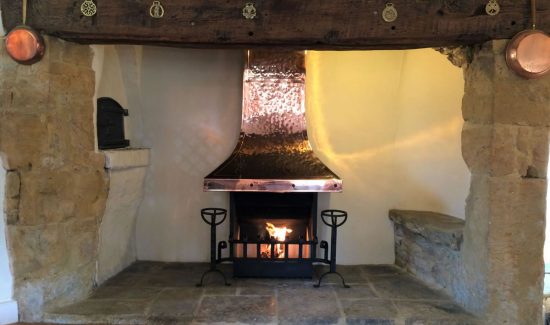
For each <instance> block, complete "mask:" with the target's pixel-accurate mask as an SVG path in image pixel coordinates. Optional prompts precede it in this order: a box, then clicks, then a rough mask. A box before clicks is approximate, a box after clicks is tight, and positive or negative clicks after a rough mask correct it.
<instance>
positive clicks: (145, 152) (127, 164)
mask: <svg viewBox="0 0 550 325" xmlns="http://www.w3.org/2000/svg"><path fill="white" fill-rule="evenodd" d="M102 152H103V153H104V154H105V168H106V169H111V170H116V169H126V168H136V167H146V166H149V159H150V149H141V148H140V149H135V148H129V149H115V150H104V151H102Z"/></svg>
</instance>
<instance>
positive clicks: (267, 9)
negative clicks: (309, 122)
mask: <svg viewBox="0 0 550 325" xmlns="http://www.w3.org/2000/svg"><path fill="white" fill-rule="evenodd" d="M82 1H83V0H29V9H28V18H27V22H28V24H29V25H31V26H33V27H34V28H36V29H38V30H41V31H43V32H44V33H46V34H49V35H54V36H58V37H61V38H64V39H67V40H70V41H75V42H80V43H97V44H102V43H128V44H159V45H173V46H186V47H215V48H223V47H243V48H244V47H259V46H285V47H291V48H308V49H398V48H418V47H435V46H449V45H461V44H473V43H480V42H484V41H487V40H490V39H502V38H511V37H513V36H514V35H515V34H516V33H517V32H519V31H521V30H523V29H526V28H529V27H530V26H531V18H530V10H529V8H530V7H529V0H497V1H498V3H499V4H500V6H501V12H500V14H498V15H497V16H489V15H487V14H486V13H485V4H486V3H487V2H488V0H391V2H392V3H393V4H394V6H395V8H396V9H397V11H398V18H397V20H396V21H395V22H392V23H387V22H385V21H384V20H383V19H382V18H381V12H382V10H383V9H384V7H385V4H386V2H390V1H389V0H388V1H386V0H185V1H179V0H161V2H162V5H163V6H164V9H165V16H164V17H163V18H160V19H155V18H151V17H150V16H149V7H150V5H151V4H152V0H116V1H113V0H94V1H95V3H96V4H97V14H96V15H95V16H93V17H86V16H84V15H82V14H81V12H80V4H81V3H82ZM246 2H254V4H255V7H256V9H257V16H256V18H255V19H252V20H247V19H245V18H244V17H243V15H242V8H243V7H244V5H245V3H246ZM0 4H1V9H2V19H3V22H4V26H5V28H6V30H9V29H11V28H13V27H14V26H16V25H18V24H20V22H21V1H17V0H0ZM537 9H538V26H539V29H542V30H545V31H546V32H549V31H550V1H548V0H545V1H538V8H537Z"/></svg>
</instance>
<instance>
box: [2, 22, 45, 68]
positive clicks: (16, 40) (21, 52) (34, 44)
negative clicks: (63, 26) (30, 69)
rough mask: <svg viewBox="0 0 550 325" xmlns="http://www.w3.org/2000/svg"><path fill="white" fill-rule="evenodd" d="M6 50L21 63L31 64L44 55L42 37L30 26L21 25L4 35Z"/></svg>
mask: <svg viewBox="0 0 550 325" xmlns="http://www.w3.org/2000/svg"><path fill="white" fill-rule="evenodd" d="M6 50H7V51H8V54H9V55H10V57H11V58H12V59H14V60H15V61H16V62H18V63H21V64H33V63H36V62H38V61H39V60H40V59H42V57H43V56H44V53H45V50H46V46H45V45H44V39H43V38H42V37H41V36H40V34H38V33H37V32H36V31H34V30H33V29H32V28H30V27H28V26H25V25H22V26H17V27H15V28H14V29H12V30H11V31H10V32H9V33H8V35H7V36H6Z"/></svg>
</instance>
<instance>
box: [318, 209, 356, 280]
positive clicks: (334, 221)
mask: <svg viewBox="0 0 550 325" xmlns="http://www.w3.org/2000/svg"><path fill="white" fill-rule="evenodd" d="M327 219H328V221H327ZM321 220H323V223H324V224H325V225H327V226H329V227H330V228H331V232H330V270H329V271H328V272H325V273H323V275H321V277H320V278H319V282H318V283H317V284H315V285H313V286H314V287H315V288H319V287H320V286H321V281H323V278H324V277H325V276H326V275H329V274H336V275H338V276H339V277H340V279H342V285H343V286H344V288H349V286H348V285H347V284H346V281H345V280H344V277H343V276H342V275H341V274H340V273H338V272H336V235H337V233H338V231H337V228H338V227H340V226H341V225H343V224H344V223H346V221H347V220H348V213H347V212H346V211H342V210H323V211H322V212H321ZM321 244H323V243H321ZM321 246H325V247H326V242H325V245H321ZM325 249H326V248H325Z"/></svg>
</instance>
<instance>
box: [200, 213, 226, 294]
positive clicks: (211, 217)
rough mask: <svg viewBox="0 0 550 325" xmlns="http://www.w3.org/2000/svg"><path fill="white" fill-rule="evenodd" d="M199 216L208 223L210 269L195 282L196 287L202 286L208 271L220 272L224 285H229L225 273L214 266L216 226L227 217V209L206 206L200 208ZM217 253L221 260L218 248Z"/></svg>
mask: <svg viewBox="0 0 550 325" xmlns="http://www.w3.org/2000/svg"><path fill="white" fill-rule="evenodd" d="M201 216H202V220H204V222H206V223H207V224H209V225H210V269H209V270H207V271H206V272H204V273H203V274H202V277H201V282H200V283H198V284H197V287H202V285H203V280H204V277H205V276H206V275H207V274H208V273H218V274H221V276H222V277H223V281H224V283H225V285H226V286H230V285H231V283H229V282H227V278H226V277H225V274H224V273H223V272H222V271H221V270H219V269H218V268H217V267H216V264H217V259H216V227H217V226H219V225H221V224H222V223H223V222H224V221H225V218H226V217H227V210H226V209H219V208H206V209H202V210H201ZM219 217H220V218H221V220H219V219H218V218H219ZM220 244H222V243H220ZM226 244H227V243H226ZM220 246H221V245H220ZM219 254H220V256H218V259H220V260H221V250H220V252H219Z"/></svg>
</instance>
